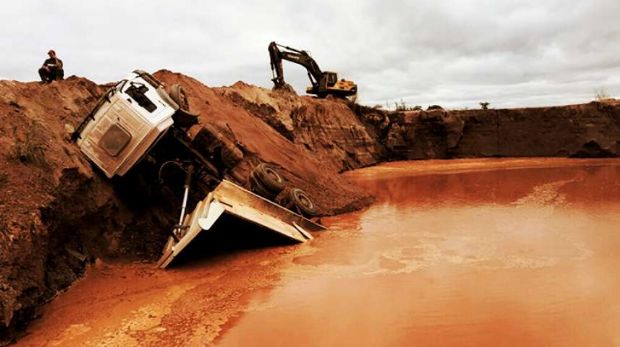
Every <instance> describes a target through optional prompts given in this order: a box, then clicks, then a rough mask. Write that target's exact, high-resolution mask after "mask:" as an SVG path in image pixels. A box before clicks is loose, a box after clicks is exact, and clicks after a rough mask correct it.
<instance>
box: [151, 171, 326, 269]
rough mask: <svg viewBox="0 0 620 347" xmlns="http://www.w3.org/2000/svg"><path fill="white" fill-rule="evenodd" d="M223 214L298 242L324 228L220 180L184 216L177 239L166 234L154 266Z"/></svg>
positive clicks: (161, 264) (164, 264) (212, 225)
mask: <svg viewBox="0 0 620 347" xmlns="http://www.w3.org/2000/svg"><path fill="white" fill-rule="evenodd" d="M224 214H228V215H231V216H233V217H234V218H240V219H242V220H245V221H248V222H251V223H252V224H255V227H256V228H257V229H266V230H267V231H271V232H275V233H277V234H279V235H282V236H283V237H286V238H288V239H290V240H292V241H294V242H298V243H302V242H305V241H307V240H311V239H312V235H311V234H310V233H309V231H322V230H325V227H324V226H322V225H320V224H317V223H314V222H312V221H311V220H309V219H306V218H304V217H303V216H301V215H298V214H296V213H294V212H292V211H290V210H288V209H286V208H284V207H282V206H280V205H278V204H276V203H273V202H271V201H269V200H267V199H264V198H263V197H260V196H258V195H256V194H254V193H252V192H250V191H248V190H246V189H244V188H242V187H240V186H238V185H236V184H234V183H232V182H230V181H227V180H223V181H222V182H221V183H220V184H219V185H218V186H217V187H216V188H215V189H214V190H213V191H212V192H211V193H209V194H208V195H207V197H206V198H205V199H204V200H202V201H200V202H199V203H198V204H197V205H196V208H195V209H194V211H193V212H192V213H189V214H187V215H186V216H185V218H184V220H183V228H182V230H184V232H183V233H182V235H181V236H180V237H179V239H178V240H176V239H175V238H174V237H172V236H170V237H169V239H168V242H167V243H166V245H165V246H164V251H163V255H162V256H161V258H160V259H159V261H158V263H157V266H158V267H160V268H162V269H163V268H166V267H167V266H168V265H170V263H171V262H172V261H173V260H174V259H175V258H176V257H177V256H178V255H179V254H180V253H181V252H182V251H183V250H184V249H185V248H186V247H187V246H188V245H189V244H190V243H191V242H192V241H193V240H194V239H195V238H196V237H197V236H198V234H200V233H201V232H202V231H203V230H211V229H213V228H217V224H218V223H217V222H218V220H220V218H221V217H222V215H224Z"/></svg>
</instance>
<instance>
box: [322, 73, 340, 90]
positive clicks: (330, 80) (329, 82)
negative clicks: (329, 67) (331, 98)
mask: <svg viewBox="0 0 620 347" xmlns="http://www.w3.org/2000/svg"><path fill="white" fill-rule="evenodd" d="M323 79H324V80H325V87H333V86H334V85H335V84H336V82H338V74H337V73H335V72H331V71H323Z"/></svg>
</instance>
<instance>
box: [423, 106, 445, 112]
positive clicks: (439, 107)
mask: <svg viewBox="0 0 620 347" xmlns="http://www.w3.org/2000/svg"><path fill="white" fill-rule="evenodd" d="M426 110H427V111H430V110H443V107H441V106H439V105H430V106H429V107H427V108H426Z"/></svg>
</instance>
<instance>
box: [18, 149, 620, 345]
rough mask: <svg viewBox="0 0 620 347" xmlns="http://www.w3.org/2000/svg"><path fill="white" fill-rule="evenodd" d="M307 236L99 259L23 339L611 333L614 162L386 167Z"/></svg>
mask: <svg viewBox="0 0 620 347" xmlns="http://www.w3.org/2000/svg"><path fill="white" fill-rule="evenodd" d="M347 176H349V177H350V178H351V179H352V180H355V181H356V182H358V183H359V185H360V186H362V187H364V188H365V189H367V190H368V191H370V192H372V193H374V194H375V195H376V197H377V200H376V202H375V204H373V205H372V206H371V207H369V208H368V209H366V210H364V211H360V212H357V213H353V214H349V215H344V216H338V217H333V218H329V219H324V220H323V223H324V224H326V225H327V226H329V228H330V229H329V230H328V231H326V232H323V233H321V234H318V235H315V236H316V238H315V239H314V240H313V241H311V242H308V243H306V244H303V245H295V246H286V245H281V246H277V247H267V248H256V247H255V248H252V247H250V248H247V247H246V248H245V249H230V250H228V251H226V252H218V253H217V254H215V253H213V252H211V253H210V254H207V255H204V256H202V257H197V258H198V259H194V260H191V261H187V262H185V263H182V264H178V265H177V266H175V267H174V268H172V269H171V270H168V271H159V270H156V269H154V268H153V265H152V264H135V263H132V264H119V263H112V264H108V263H101V262H99V263H97V264H96V265H94V266H92V267H91V268H90V269H89V271H88V274H87V276H86V278H85V279H83V280H81V281H80V282H78V283H76V284H75V285H73V286H72V287H71V289H69V290H68V291H67V292H66V293H63V294H61V295H60V296H59V297H58V298H57V299H56V300H55V301H53V302H52V303H51V304H50V305H48V306H47V307H46V308H45V310H44V312H43V316H42V318H41V319H39V320H37V321H35V322H34V323H33V324H32V325H31V327H30V329H29V332H28V335H27V336H25V337H24V338H22V339H21V340H20V341H19V343H18V345H27V346H30V345H32V346H78V345H80V346H83V345H85V346H143V345H144V346H174V345H178V346H203V345H208V344H216V345H222V346H273V345H283V346H317V345H318V346H323V345H325V346H334V345H337V346H403V345H431V346H487V345H488V346H498V345H502V346H506V345H520V346H523V345H527V346H529V345H545V346H548V345H557V346H611V345H620V254H619V253H618V252H619V250H620V160H607V159H605V160H568V159H483V160H478V159H476V160H454V161H426V162H403V163H391V164H386V165H383V166H380V167H374V168H369V169H364V170H359V171H356V172H352V173H349V174H347Z"/></svg>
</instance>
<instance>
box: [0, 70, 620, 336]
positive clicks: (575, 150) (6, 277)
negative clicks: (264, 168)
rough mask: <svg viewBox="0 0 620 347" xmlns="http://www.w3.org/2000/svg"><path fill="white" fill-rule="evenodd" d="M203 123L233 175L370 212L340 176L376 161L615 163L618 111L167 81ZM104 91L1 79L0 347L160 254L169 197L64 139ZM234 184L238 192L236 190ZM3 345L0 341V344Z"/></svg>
mask: <svg viewBox="0 0 620 347" xmlns="http://www.w3.org/2000/svg"><path fill="white" fill-rule="evenodd" d="M156 76H157V77H158V78H159V79H161V80H162V81H163V82H165V83H166V84H168V85H171V84H173V83H180V84H181V85H183V86H184V88H185V89H186V91H187V94H188V95H189V103H190V106H191V108H192V110H193V111H194V112H196V113H200V121H201V123H203V124H204V123H208V124H211V125H212V126H214V127H216V128H218V129H219V130H220V131H221V132H222V133H223V134H226V135H227V136H228V137H230V138H231V139H232V138H235V139H236V140H238V141H239V142H240V143H242V145H243V147H244V148H245V149H246V155H245V159H244V161H243V162H241V163H240V164H239V165H238V166H237V167H235V168H234V170H233V172H232V174H233V175H234V177H240V178H241V181H243V178H244V177H247V175H248V173H249V172H250V170H251V168H252V165H253V164H254V163H255V162H256V161H257V160H260V161H265V162H270V163H272V164H274V165H276V166H278V167H279V169H280V171H281V173H282V174H283V176H285V178H286V179H287V180H288V181H289V182H291V183H292V184H293V185H295V186H298V187H300V188H302V189H304V190H306V191H307V192H308V193H310V195H311V196H312V197H313V198H314V200H315V202H316V204H317V205H318V207H319V210H320V211H321V212H322V213H323V214H334V213H339V212H345V211H350V210H352V209H355V208H359V207H361V206H364V205H365V204H367V203H368V202H369V200H370V197H369V196H367V195H365V194H364V193H361V192H360V190H359V189H357V187H355V186H354V185H351V184H350V183H348V182H347V181H345V180H344V179H343V178H342V177H340V176H339V175H338V174H337V173H338V172H341V171H345V170H350V169H355V168H360V167H364V166H370V165H374V164H376V163H378V162H381V161H386V160H399V159H425V158H457V157H484V156H618V153H619V152H620V105H618V104H617V103H615V102H612V101H610V102H602V103H600V102H597V103H590V104H586V105H575V106H565V107H549V108H536V109H514V110H476V111H473V110H471V111H443V110H434V111H412V112H384V111H380V110H376V109H372V108H367V107H361V106H356V105H350V104H348V103H347V102H345V101H342V100H335V99H329V98H328V99H325V100H317V99H314V98H311V97H298V96H296V95H294V94H289V93H284V92H273V91H270V90H266V89H264V88H258V87H254V86H250V85H247V84H244V83H242V82H238V83H237V84H235V85H233V86H231V87H223V88H209V87H207V86H205V85H204V84H202V83H200V82H199V81H197V80H195V79H193V78H191V77H188V76H184V75H181V74H177V73H172V72H169V71H165V70H164V71H160V72H158V73H156ZM103 92H104V88H103V87H101V86H97V85H96V84H94V83H92V82H90V81H88V80H86V79H83V78H76V77H72V78H69V79H67V80H65V81H61V82H54V83H52V84H51V85H39V84H38V83H20V82H14V81H0V341H3V340H4V341H6V339H8V338H9V337H10V336H12V334H13V331H14V330H15V328H19V327H20V325H21V324H24V323H25V322H27V321H28V320H30V319H32V317H34V316H35V315H36V309H37V307H38V306H40V305H41V304H42V303H44V302H45V301H47V300H49V299H51V298H52V297H53V296H54V295H55V294H56V293H57V291H58V290H62V289H63V288H65V287H67V286H68V285H69V284H71V283H72V282H73V281H74V280H75V279H77V278H78V277H79V276H80V275H81V273H82V272H83V270H84V267H85V264H86V263H88V262H89V261H92V260H93V259H95V258H97V257H106V256H123V257H134V258H135V257H138V258H143V259H152V258H153V257H157V255H158V253H159V251H160V249H161V247H162V244H163V242H164V240H165V238H166V235H167V229H168V227H169V226H170V225H172V224H173V223H174V221H175V218H176V217H177V216H176V215H177V212H178V200H179V199H178V196H176V195H175V194H173V193H174V192H166V191H163V192H161V193H158V194H153V195H151V194H149V195H145V192H147V193H148V191H149V189H148V187H144V184H143V182H141V181H140V179H139V177H135V176H136V175H131V174H130V175H129V177H126V178H125V179H123V180H119V181H116V182H110V181H109V180H107V179H105V178H104V177H103V176H102V175H100V174H99V173H97V172H96V171H94V170H93V168H92V166H91V165H90V164H89V163H88V162H87V161H86V160H85V159H84V158H83V157H82V155H81V154H80V153H79V151H78V150H77V148H76V146H75V145H74V144H72V143H70V142H69V140H68V132H67V130H68V129H70V128H71V127H75V126H77V124H79V122H80V121H81V120H82V118H83V117H84V116H85V115H86V114H87V113H88V112H89V110H90V109H91V108H92V107H93V106H94V104H95V103H96V101H97V99H98V98H99V97H100V96H101V95H102V93H103ZM242 183H243V182H242ZM0 344H1V343H0Z"/></svg>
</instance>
